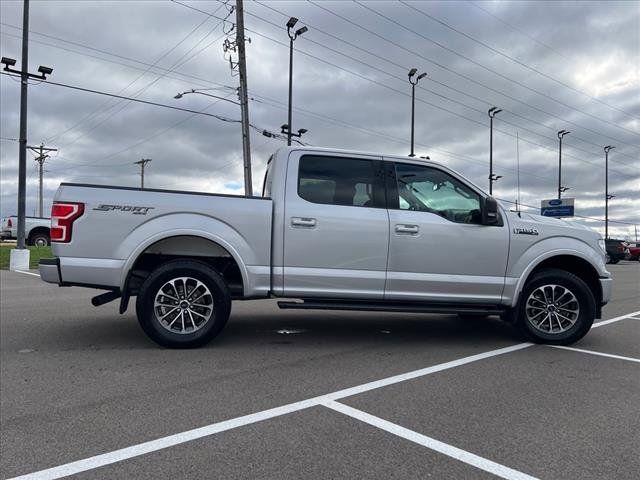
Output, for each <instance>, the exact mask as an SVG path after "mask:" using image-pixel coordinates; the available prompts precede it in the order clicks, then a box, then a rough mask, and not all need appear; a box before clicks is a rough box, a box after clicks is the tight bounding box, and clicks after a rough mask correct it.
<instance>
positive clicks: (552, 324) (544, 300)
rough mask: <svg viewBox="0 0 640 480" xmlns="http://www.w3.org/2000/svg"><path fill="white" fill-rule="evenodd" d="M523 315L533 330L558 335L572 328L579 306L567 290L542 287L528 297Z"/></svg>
mask: <svg viewBox="0 0 640 480" xmlns="http://www.w3.org/2000/svg"><path fill="white" fill-rule="evenodd" d="M525 313H526V315H527V321H528V322H529V323H530V324H531V325H532V326H533V327H534V328H536V329H538V330H540V331H541V332H544V333H547V334H558V333H562V332H565V331H567V330H569V329H570V328H571V327H573V325H574V324H575V323H576V321H577V320H578V316H579V315H580V305H579V303H578V299H577V298H576V296H575V295H574V294H573V293H572V292H571V291H570V290H569V289H568V288H566V287H563V286H562V285H543V286H541V287H538V288H536V289H535V290H534V291H533V292H531V294H530V295H529V298H528V299H527V303H526V305H525Z"/></svg>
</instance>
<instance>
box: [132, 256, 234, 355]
mask: <svg viewBox="0 0 640 480" xmlns="http://www.w3.org/2000/svg"><path fill="white" fill-rule="evenodd" d="M230 312H231V296H230V294H229V290H228V288H227V285H226V284H225V282H224V280H223V279H222V277H221V276H220V274H218V272H216V271H215V270H214V269H212V268H211V267H210V266H209V265H207V264H206V263H203V262H199V261H195V260H172V261H169V262H167V263H165V264H163V265H161V266H160V267H158V268H157V269H156V270H154V271H153V272H152V273H151V274H150V275H149V276H148V277H147V279H146V280H145V281H144V283H143V284H142V287H141V288H140V292H139V293H138V298H137V301H136V313H137V316H138V321H139V322H140V326H141V327H142V329H143V330H144V331H145V333H146V334H147V335H148V336H149V337H150V338H151V339H152V340H153V341H155V342H156V343H158V344H159V345H162V346H163V347H169V348H195V347H200V346H202V345H204V344H206V343H208V342H209V341H210V340H211V339H213V338H214V337H215V336H216V335H218V334H219V333H220V331H221V330H222V329H223V328H224V326H225V324H226V323H227V320H228V319H229V314H230Z"/></svg>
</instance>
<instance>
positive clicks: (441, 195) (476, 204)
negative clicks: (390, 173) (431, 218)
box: [395, 163, 482, 223]
mask: <svg viewBox="0 0 640 480" xmlns="http://www.w3.org/2000/svg"><path fill="white" fill-rule="evenodd" d="M395 168H396V180H397V184H398V205H399V208H400V210H414V211H418V212H429V213H433V214H436V215H440V216H441V217H444V218H446V219H447V220H449V221H451V222H456V223H481V221H482V218H481V215H480V195H478V194H477V193H476V192H475V191H474V190H472V189H471V188H469V187H468V186H466V185H465V184H464V183H462V182H460V181H459V180H458V179H456V178H455V177H452V176H451V175H449V174H448V173H446V172H443V171H442V170H438V169H437V168H432V167H427V166H422V165H412V164H408V163H396V164H395Z"/></svg>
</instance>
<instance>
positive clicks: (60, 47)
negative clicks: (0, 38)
mask: <svg viewBox="0 0 640 480" xmlns="http://www.w3.org/2000/svg"><path fill="white" fill-rule="evenodd" d="M0 24H1V23H0ZM4 25H6V24H4ZM7 26H12V25H7ZM14 28H17V27H14ZM29 32H30V33H34V34H36V35H45V34H43V33H39V32H36V31H33V30H29ZM0 35H5V36H8V37H12V38H18V39H19V38H21V37H19V36H18V35H13V34H10V33H7V32H1V31H0ZM46 36H50V35H46ZM53 38H55V39H56V40H59V41H61V42H67V43H70V44H75V42H70V41H68V40H64V39H62V38H60V37H53ZM29 43H38V44H40V45H46V46H48V47H52V48H57V49H60V50H64V51H66V52H71V53H75V54H77V55H82V56H85V57H88V58H95V59H96V60H100V61H103V62H108V63H113V64H115V65H121V66H123V67H127V68H132V69H135V70H142V71H144V70H146V69H145V68H142V67H137V66H134V65H129V64H127V63H122V62H117V61H115V60H111V59H108V58H104V57H99V56H96V55H91V54H89V53H86V52H80V51H77V50H73V49H70V48H66V47H63V46H60V45H54V44H52V43H47V42H43V41H40V40H35V39H29ZM212 44H213V42H212V43H210V44H208V45H207V46H205V47H203V48H202V49H200V50H199V51H198V52H196V53H195V54H194V55H192V56H191V57H190V58H189V59H188V60H191V59H192V58H193V57H195V56H196V55H198V54H199V53H201V52H202V51H203V50H205V49H206V48H208V47H210V46H211V45H212ZM81 46H83V48H86V49H88V50H92V51H98V52H102V53H105V54H107V55H111V56H113V57H116V58H122V59H125V60H127V61H129V62H134V63H137V64H140V65H143V66H145V67H149V66H152V67H153V69H152V70H150V71H153V70H158V71H160V72H166V74H165V76H166V77H167V78H171V79H174V80H180V81H185V78H188V79H189V80H190V81H193V80H196V81H202V82H204V81H207V82H208V83H207V85H209V84H210V83H212V82H211V81H208V80H205V79H203V78H201V77H197V76H194V75H189V74H187V73H184V72H175V73H176V74H177V75H180V76H181V77H185V78H179V77H175V76H171V75H168V72H169V69H167V68H164V67H160V66H158V65H156V66H153V65H152V64H150V63H147V62H143V61H142V60H138V59H135V58H131V57H125V56H123V55H118V54H116V53H113V52H108V51H105V50H100V49H96V48H93V47H88V46H86V45H81ZM188 60H187V61H188ZM185 63H186V62H185ZM12 80H15V79H12ZM38 83H41V82H38Z"/></svg>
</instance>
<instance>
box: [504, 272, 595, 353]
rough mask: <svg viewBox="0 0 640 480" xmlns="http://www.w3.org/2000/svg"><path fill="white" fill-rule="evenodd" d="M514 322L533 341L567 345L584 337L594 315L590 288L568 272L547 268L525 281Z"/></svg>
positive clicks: (592, 296) (593, 299) (593, 303)
mask: <svg viewBox="0 0 640 480" xmlns="http://www.w3.org/2000/svg"><path fill="white" fill-rule="evenodd" d="M515 315H516V318H515V326H516V327H517V328H518V330H520V331H521V332H522V333H523V334H524V335H525V336H527V337H528V338H529V339H531V340H533V341H534V342H536V343H548V344H553V345H569V344H571V343H574V342H577V341H578V340H580V339H581V338H582V337H584V336H585V335H586V334H587V332H588V331H589V329H590V328H591V325H592V324H593V320H594V318H595V315H596V302H595V298H594V295H593V293H592V292H591V289H590V288H589V287H588V285H587V284H586V283H584V282H583V281H582V280H581V279H580V278H578V277H577V276H575V275H573V274H572V273H569V272H566V271H564V270H558V269H548V270H543V271H541V272H538V273H536V274H535V275H534V276H533V277H532V278H531V279H530V280H529V281H528V282H527V284H526V285H525V287H524V290H523V291H522V294H521V296H520V300H519V303H518V308H517V310H516V312H515Z"/></svg>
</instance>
